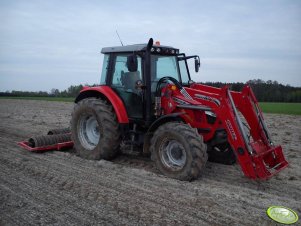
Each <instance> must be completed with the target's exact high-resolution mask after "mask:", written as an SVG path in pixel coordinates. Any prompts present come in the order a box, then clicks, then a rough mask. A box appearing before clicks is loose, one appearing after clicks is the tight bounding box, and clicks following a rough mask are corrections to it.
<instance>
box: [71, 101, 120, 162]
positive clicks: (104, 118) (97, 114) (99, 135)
mask: <svg viewBox="0 0 301 226" xmlns="http://www.w3.org/2000/svg"><path fill="white" fill-rule="evenodd" d="M71 134H72V140H73V142H74V148H75V150H76V153H77V154H78V155H79V156H81V157H83V158H86V159H97V160H98V159H106V160H109V159H112V158H114V157H115V156H116V155H117V153H118V150H119V145H120V131H119V125H118V123H117V121H116V116H115V113H114V112H113V111H112V108H111V107H110V106H109V105H108V104H106V103H105V102H104V101H103V100H100V99H95V98H87V99H83V100H81V101H80V102H78V103H77V104H76V105H75V107H74V110H73V113H72V119H71Z"/></svg>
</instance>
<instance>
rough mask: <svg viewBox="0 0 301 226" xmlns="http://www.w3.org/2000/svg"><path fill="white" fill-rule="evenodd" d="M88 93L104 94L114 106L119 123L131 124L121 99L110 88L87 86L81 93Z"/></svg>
mask: <svg viewBox="0 0 301 226" xmlns="http://www.w3.org/2000/svg"><path fill="white" fill-rule="evenodd" d="M87 91H96V92H99V93H101V94H103V95H104V96H105V97H106V98H107V99H108V100H109V101H110V103H111V104H112V106H113V108H114V111H115V113H116V116H117V119H118V122H119V123H129V118H128V115H127V112H126V109H125V107H124V104H123V102H122V100H121V99H120V97H119V96H118V95H117V94H116V93H115V92H114V91H113V90H112V88H110V87H109V86H95V87H89V86H85V87H83V89H82V90H81V91H80V93H83V92H87Z"/></svg>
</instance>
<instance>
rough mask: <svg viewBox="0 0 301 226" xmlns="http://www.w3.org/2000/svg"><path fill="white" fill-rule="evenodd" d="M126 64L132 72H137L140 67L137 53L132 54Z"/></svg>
mask: <svg viewBox="0 0 301 226" xmlns="http://www.w3.org/2000/svg"><path fill="white" fill-rule="evenodd" d="M126 66H127V68H128V70H129V71H130V72H135V71H137V69H138V60H137V55H135V54H132V55H130V56H128V57H127V61H126Z"/></svg>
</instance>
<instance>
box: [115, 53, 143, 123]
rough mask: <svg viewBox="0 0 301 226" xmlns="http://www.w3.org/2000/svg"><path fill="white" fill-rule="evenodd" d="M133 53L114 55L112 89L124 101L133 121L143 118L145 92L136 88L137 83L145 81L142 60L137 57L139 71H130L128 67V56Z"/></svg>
mask: <svg viewBox="0 0 301 226" xmlns="http://www.w3.org/2000/svg"><path fill="white" fill-rule="evenodd" d="M130 55H131V53H128V54H126V53H120V54H114V55H113V61H112V63H113V66H112V69H113V70H112V76H111V78H112V81H111V87H112V89H113V90H114V91H115V92H116V93H117V94H118V95H119V97H120V98H121V99H122V101H123V103H124V105H125V107H126V110H127V114H128V117H129V118H131V119H142V118H143V92H142V91H141V90H139V89H137V88H136V81H137V80H141V81H142V80H143V75H142V60H141V57H140V56H137V62H138V68H137V71H134V72H133V71H132V72H131V71H129V70H128V66H127V60H128V56H130Z"/></svg>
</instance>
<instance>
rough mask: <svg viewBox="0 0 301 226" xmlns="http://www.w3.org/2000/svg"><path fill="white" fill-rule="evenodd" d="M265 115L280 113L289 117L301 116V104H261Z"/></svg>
mask: <svg viewBox="0 0 301 226" xmlns="http://www.w3.org/2000/svg"><path fill="white" fill-rule="evenodd" d="M259 106H260V108H261V110H262V111H263V112H264V113H278V114H288V115H301V103H271V102H261V103H259Z"/></svg>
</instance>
